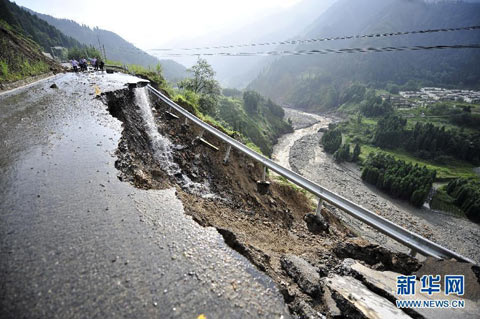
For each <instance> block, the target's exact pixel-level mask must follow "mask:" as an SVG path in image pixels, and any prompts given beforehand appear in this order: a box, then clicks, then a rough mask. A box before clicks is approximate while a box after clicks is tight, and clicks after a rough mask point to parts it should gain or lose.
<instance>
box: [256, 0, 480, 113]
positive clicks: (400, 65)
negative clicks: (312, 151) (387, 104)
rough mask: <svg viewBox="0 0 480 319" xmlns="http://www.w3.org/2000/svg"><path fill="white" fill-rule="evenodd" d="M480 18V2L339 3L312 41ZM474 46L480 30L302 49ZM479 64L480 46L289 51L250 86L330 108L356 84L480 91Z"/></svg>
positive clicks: (306, 105) (299, 103)
mask: <svg viewBox="0 0 480 319" xmlns="http://www.w3.org/2000/svg"><path fill="white" fill-rule="evenodd" d="M447 16H448V18H447ZM479 21H480V4H478V3H465V2H452V3H449V2H435V3H426V2H424V1H423V0H411V1H403V0H356V1H350V0H339V1H338V2H337V3H336V4H334V5H333V6H332V7H331V8H330V9H329V10H327V11H326V12H325V13H324V14H323V15H321V16H320V17H319V18H318V19H317V20H316V21H315V23H314V24H313V25H312V26H311V27H310V28H309V29H308V32H307V33H306V34H305V36H304V38H320V37H335V36H348V35H356V34H369V33H384V32H397V31H409V30H422V29H437V28H450V27H460V26H470V25H477V24H478V22H479ZM469 43H480V32H479V31H461V32H447V33H431V34H417V35H409V36H402V37H399V36H397V37H387V38H374V39H372V38H368V39H353V40H348V41H328V42H322V43H316V44H311V45H301V46H298V47H297V48H296V49H299V50H300V49H314V48H317V49H318V48H349V47H387V46H412V45H442V44H449V45H451V44H469ZM478 61H480V50H476V49H471V50H466V49H465V50H441V51H415V52H386V53H369V54H344V55H338V54H337V55H325V56H324V55H311V56H289V57H282V58H279V59H278V60H277V61H276V62H274V63H272V64H271V65H270V66H268V67H267V68H266V69H265V70H264V72H263V73H262V74H261V75H260V76H259V77H258V78H257V79H256V80H255V81H253V82H252V83H251V84H250V88H251V89H255V90H257V91H259V92H261V93H262V94H264V95H266V96H269V97H271V98H273V99H275V100H276V101H277V102H282V103H287V104H289V105H291V106H293V107H298V108H302V109H310V110H325V109H331V108H335V107H337V106H339V105H340V104H342V103H341V96H342V94H344V91H345V89H346V88H348V87H350V86H351V85H352V83H355V82H360V83H363V84H365V85H369V86H371V87H374V88H378V89H382V88H385V87H386V86H387V85H388V84H389V83H395V84H397V85H399V86H404V85H408V86H409V87H413V88H415V87H418V86H430V85H438V86H444V87H469V88H480V64H479V63H478Z"/></svg>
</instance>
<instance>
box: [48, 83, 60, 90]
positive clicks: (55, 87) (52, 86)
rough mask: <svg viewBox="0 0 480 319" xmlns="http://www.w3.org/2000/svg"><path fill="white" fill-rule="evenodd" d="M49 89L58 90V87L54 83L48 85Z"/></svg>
mask: <svg viewBox="0 0 480 319" xmlns="http://www.w3.org/2000/svg"><path fill="white" fill-rule="evenodd" d="M50 88H51V89H58V86H57V84H56V83H53V84H52V85H50Z"/></svg>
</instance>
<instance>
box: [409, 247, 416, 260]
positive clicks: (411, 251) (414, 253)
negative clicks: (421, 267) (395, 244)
mask: <svg viewBox="0 0 480 319" xmlns="http://www.w3.org/2000/svg"><path fill="white" fill-rule="evenodd" d="M417 254H418V252H417V251H416V250H415V249H413V248H410V250H409V251H408V255H409V256H410V257H413V258H415V257H416V256H417Z"/></svg>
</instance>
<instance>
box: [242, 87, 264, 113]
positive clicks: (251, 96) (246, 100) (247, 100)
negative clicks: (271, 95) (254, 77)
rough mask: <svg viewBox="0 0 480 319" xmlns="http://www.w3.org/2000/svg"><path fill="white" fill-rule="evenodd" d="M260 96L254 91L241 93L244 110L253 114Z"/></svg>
mask: <svg viewBox="0 0 480 319" xmlns="http://www.w3.org/2000/svg"><path fill="white" fill-rule="evenodd" d="M260 100H261V96H260V94H258V93H257V92H255V91H245V92H244V93H243V104H244V105H245V111H247V112H248V113H249V114H255V113H257V112H258V102H260Z"/></svg>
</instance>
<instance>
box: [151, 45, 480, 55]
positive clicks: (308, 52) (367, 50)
mask: <svg viewBox="0 0 480 319" xmlns="http://www.w3.org/2000/svg"><path fill="white" fill-rule="evenodd" d="M446 49H480V44H456V45H434V46H423V45H418V46H401V47H383V48H345V49H316V50H298V51H266V52H233V53H232V52H212V53H208V52H207V53H170V54H155V55H156V56H157V57H201V56H225V57H251V56H292V55H316V54H320V55H326V54H344V53H371V52H400V51H422V50H446Z"/></svg>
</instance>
